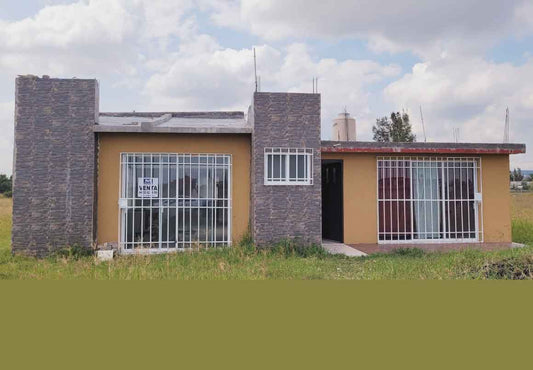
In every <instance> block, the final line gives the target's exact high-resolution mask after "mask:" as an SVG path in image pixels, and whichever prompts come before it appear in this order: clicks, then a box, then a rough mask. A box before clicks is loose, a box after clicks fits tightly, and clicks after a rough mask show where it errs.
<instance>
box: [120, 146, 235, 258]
mask: <svg viewBox="0 0 533 370" xmlns="http://www.w3.org/2000/svg"><path fill="white" fill-rule="evenodd" d="M120 193H121V194H120V202H119V203H120V209H121V210H120V211H121V231H120V235H121V237H120V245H121V248H122V250H123V251H126V252H127V251H133V250H134V249H136V248H143V249H149V250H150V251H154V252H157V251H165V250H171V249H176V248H178V249H179V248H193V247H200V246H223V245H229V244H231V155H226V154H168V153H123V154H122V155H121V191H120Z"/></svg>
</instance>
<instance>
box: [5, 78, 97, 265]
mask: <svg viewBox="0 0 533 370" xmlns="http://www.w3.org/2000/svg"><path fill="white" fill-rule="evenodd" d="M97 116H98V82H97V81H96V80H83V79H55V78H48V77H47V76H43V78H38V77H36V76H20V77H18V78H17V79H16V91H15V145H14V165H13V179H14V180H13V181H14V183H13V233H12V251H13V252H14V253H17V252H23V253H27V254H32V255H37V256H43V255H46V254H48V253H49V252H51V251H53V250H54V249H57V248H62V247H65V246H73V245H79V246H82V247H90V246H91V245H92V244H93V240H94V234H95V222H94V215H95V209H94V208H95V204H96V191H95V184H96V175H95V166H96V156H95V151H96V145H95V134H94V132H93V125H94V123H95V121H96V118H97Z"/></svg>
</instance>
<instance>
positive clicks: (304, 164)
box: [265, 148, 313, 185]
mask: <svg viewBox="0 0 533 370" xmlns="http://www.w3.org/2000/svg"><path fill="white" fill-rule="evenodd" d="M312 164H313V150H312V149H306V148H298V149H295V148H294V149H293V148H265V185H313V171H312Z"/></svg>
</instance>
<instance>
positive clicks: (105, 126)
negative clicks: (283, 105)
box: [94, 112, 252, 134]
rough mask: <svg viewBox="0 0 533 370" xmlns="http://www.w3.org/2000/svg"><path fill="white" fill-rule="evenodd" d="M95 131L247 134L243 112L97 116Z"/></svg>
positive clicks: (249, 128)
mask: <svg viewBox="0 0 533 370" xmlns="http://www.w3.org/2000/svg"><path fill="white" fill-rule="evenodd" d="M94 132H133V133H135V132H136V133H182V134H183V133H191V134H200V133H204V134H249V133H251V132H252V127H251V126H250V124H249V123H248V122H247V121H246V119H245V117H244V112H122V113H121V112H116V113H115V112H113V113H100V114H99V116H98V122H96V124H95V125H94Z"/></svg>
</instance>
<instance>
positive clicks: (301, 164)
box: [298, 155, 308, 180]
mask: <svg viewBox="0 0 533 370" xmlns="http://www.w3.org/2000/svg"><path fill="white" fill-rule="evenodd" d="M307 158H308V157H307V156H306V155H299V156H298V179H300V180H305V173H306V172H307Z"/></svg>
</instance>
